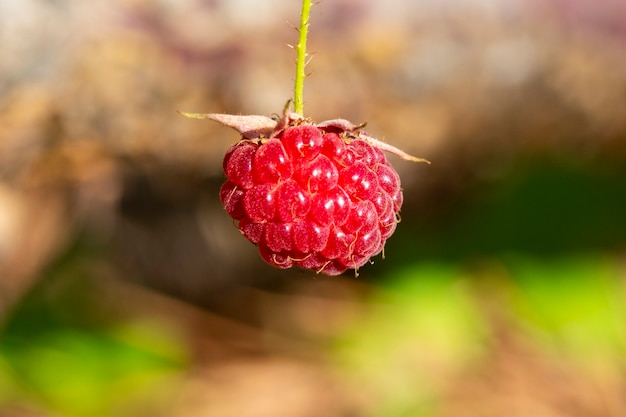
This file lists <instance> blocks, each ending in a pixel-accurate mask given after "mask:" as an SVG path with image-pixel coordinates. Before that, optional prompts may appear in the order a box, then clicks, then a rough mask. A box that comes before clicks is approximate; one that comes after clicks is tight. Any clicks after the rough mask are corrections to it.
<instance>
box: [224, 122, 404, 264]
mask: <svg viewBox="0 0 626 417" xmlns="http://www.w3.org/2000/svg"><path fill="white" fill-rule="evenodd" d="M341 123H342V122H340V123H338V122H335V121H330V122H327V123H325V124H319V125H312V124H299V125H296V126H288V127H286V128H279V127H277V128H276V130H274V131H273V132H272V134H271V136H270V137H271V138H270V139H258V138H256V139H253V140H250V139H243V140H241V141H240V142H239V143H237V144H235V145H234V146H233V147H231V148H230V149H229V150H228V152H227V153H226V156H225V157H224V172H225V173H226V176H227V177H228V179H227V181H226V182H225V183H224V185H223V186H222V189H221V192H220V199H221V201H222V204H223V205H224V208H225V209H226V211H227V212H228V214H229V215H230V216H231V217H232V218H233V219H234V220H235V221H236V222H237V227H238V228H239V230H240V231H241V233H242V234H243V235H244V236H245V237H246V238H247V239H248V240H250V241H251V242H252V243H254V244H256V245H258V247H259V252H260V254H261V257H262V258H263V259H264V260H265V261H266V262H267V263H269V264H270V265H273V266H275V267H278V268H290V267H292V266H294V265H297V266H299V267H302V268H305V269H312V270H315V271H317V272H322V273H324V274H327V275H338V274H341V273H342V272H344V271H346V270H347V269H355V270H358V268H359V267H361V266H363V265H364V264H365V263H366V262H368V261H369V259H370V258H371V257H372V256H374V255H377V254H378V253H380V252H381V251H382V249H383V247H384V245H385V241H386V240H387V239H388V238H389V237H390V236H391V235H392V234H393V232H394V230H395V228H396V224H397V222H398V212H399V211H400V208H401V205H402V189H401V188H400V178H399V176H398V174H397V173H396V171H395V170H394V169H393V167H392V166H391V165H390V164H389V163H388V162H387V159H386V157H385V154H384V153H383V152H382V151H381V150H380V149H378V147H375V146H372V145H371V144H370V143H369V142H368V141H367V140H363V139H361V138H360V135H359V131H358V130H354V129H348V128H345V127H343V126H342V125H341ZM253 136H254V135H253ZM244 137H245V135H244Z"/></svg>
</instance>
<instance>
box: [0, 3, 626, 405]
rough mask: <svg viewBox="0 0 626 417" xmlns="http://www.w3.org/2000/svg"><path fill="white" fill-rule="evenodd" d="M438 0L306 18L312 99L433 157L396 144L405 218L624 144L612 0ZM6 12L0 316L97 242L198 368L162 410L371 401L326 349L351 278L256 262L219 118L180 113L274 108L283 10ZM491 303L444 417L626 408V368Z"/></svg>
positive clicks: (288, 11) (349, 307)
mask: <svg viewBox="0 0 626 417" xmlns="http://www.w3.org/2000/svg"><path fill="white" fill-rule="evenodd" d="M445 3H446V5H445V6H441V5H440V6H437V5H435V4H434V2H426V3H425V4H421V3H420V2H412V1H402V2H394V3H393V4H390V2H385V1H373V2H367V3H363V2H356V1H349V0H342V1H340V0H326V1H325V2H323V3H322V4H320V5H319V6H317V7H315V8H314V15H313V17H312V34H311V39H310V48H311V50H314V51H317V54H316V55H315V57H314V59H313V61H312V62H311V64H310V66H309V70H310V71H311V72H312V75H311V77H309V78H308V79H307V84H306V90H305V97H306V106H305V112H306V115H307V116H310V117H312V118H314V119H317V120H324V119H329V118H335V117H343V118H347V119H350V120H353V121H355V122H362V121H367V122H368V130H369V131H370V133H372V134H373V135H374V136H377V137H380V138H382V139H385V140H387V141H389V142H391V143H393V144H394V145H396V146H398V147H401V148H403V149H404V150H406V151H407V152H409V153H412V154H416V155H419V156H423V157H426V158H428V159H429V160H431V161H433V165H432V166H429V167H426V166H413V165H410V164H405V163H402V162H399V161H397V160H396V161H393V162H394V165H396V166H397V168H398V170H399V171H400V174H401V176H402V178H403V181H404V188H405V194H406V202H407V205H406V206H405V207H404V208H403V213H406V214H405V216H410V215H411V213H420V210H425V211H434V212H436V211H438V210H440V209H441V208H442V207H444V206H445V205H446V204H448V203H449V202H450V201H458V200H459V199H462V198H463V196H465V195H467V194H468V193H470V192H471V190H472V189H473V186H474V185H475V184H476V183H478V182H480V181H485V180H489V179H491V178H494V177H498V176H499V175H502V172H505V171H506V170H507V169H508V167H510V166H511V165H513V164H514V163H515V162H516V161H517V160H519V159H523V158H525V157H527V156H528V155H536V154H540V155H551V156H556V157H558V158H562V159H563V160H568V159H570V158H571V159H576V160H584V161H588V162H590V163H595V164H600V165H601V164H602V163H603V162H602V161H605V160H606V161H611V162H615V161H617V162H618V163H619V162H620V161H621V163H623V162H624V161H626V116H625V109H626V52H625V51H626V50H625V49H624V44H625V42H626V29H625V28H626V18H624V17H621V18H620V17H619V16H626V15H624V13H623V12H624V7H623V6H622V5H621V3H619V2H611V1H609V0H604V1H603V2H600V3H598V5H597V6H596V8H591V6H589V9H587V8H584V7H581V4H582V3H581V4H578V2H575V1H573V0H572V1H566V0H563V1H560V2H555V3H554V4H553V5H551V6H550V7H546V6H545V5H543V3H542V2H534V1H528V2H524V1H519V2H512V3H508V2H505V1H501V2H492V3H490V2H480V1H474V2H469V3H464V2H455V1H450V2H445ZM1 7H2V8H4V10H2V13H1V14H2V16H3V17H1V18H0V19H1V23H2V32H0V36H2V38H0V39H1V40H0V42H1V43H2V44H3V47H2V48H1V49H0V62H1V64H0V320H3V319H6V318H7V317H8V314H9V312H10V311H11V308H13V307H14V306H15V305H17V304H19V302H20V300H21V299H22V297H24V296H25V295H26V294H27V293H28V292H29V290H30V288H32V287H33V286H34V285H36V284H37V281H38V280H39V279H41V278H42V276H43V274H42V271H45V270H46V268H47V267H48V266H49V265H51V264H52V263H54V261H55V259H57V257H58V256H60V255H61V254H63V253H64V252H65V251H66V250H67V249H68V248H70V247H72V245H73V244H75V242H76V241H78V240H80V239H88V240H90V241H96V242H98V244H100V245H102V247H104V249H103V251H102V254H101V255H102V259H101V260H100V261H99V262H101V263H102V264H104V265H105V267H104V268H103V269H104V270H105V272H104V273H102V276H103V277H104V278H103V280H104V284H103V285H104V286H105V287H110V290H111V291H118V290H119V288H127V286H129V288H134V289H133V291H136V293H135V294H134V295H133V297H132V298H133V299H134V300H138V301H137V302H136V303H137V304H138V305H141V304H142V303H145V304H146V305H152V304H151V301H150V300H153V297H157V298H159V300H160V301H158V302H155V303H154V305H155V306H156V310H157V311H159V312H160V313H159V314H164V315H168V314H171V316H172V317H176V321H177V322H178V323H184V324H182V325H184V326H187V327H189V329H188V331H189V332H190V333H191V334H193V335H194V340H193V343H192V344H193V346H194V354H195V355H196V357H197V363H196V364H195V367H194V370H193V371H192V372H191V374H190V375H189V377H188V378H186V379H185V380H184V381H183V382H182V383H181V386H182V388H181V398H179V399H177V400H173V404H175V405H172V406H171V407H172V408H173V409H174V411H173V412H172V414H171V415H180V416H183V415H184V416H192V415H206V416H212V415H215V416H248V415H250V416H253V415H254V416H265V415H267V416H279V415H286V416H309V415H310V416H313V415H320V410H321V409H323V410H326V412H325V413H323V414H324V415H337V416H358V415H368V414H367V410H368V409H369V408H370V407H371V401H373V400H372V399H371V398H364V396H365V395H364V394H363V393H360V392H359V390H358V388H355V387H354V386H352V385H350V384H348V383H343V381H342V378H341V377H340V376H338V375H336V374H335V371H334V370H333V367H332V366H331V365H330V364H328V363H327V362H326V360H325V358H324V355H323V353H322V351H321V349H320V344H322V345H323V342H324V340H325V338H327V337H330V336H331V335H333V334H337V333H340V332H341V330H342V329H343V327H342V326H344V325H345V324H344V321H345V323H349V322H350V320H353V317H356V316H359V315H360V314H363V313H362V310H363V309H364V308H365V306H364V305H363V303H362V300H363V295H364V294H367V293H368V291H369V289H368V287H367V284H366V283H360V282H355V281H354V280H352V279H351V278H350V277H346V278H345V279H337V280H332V281H327V280H324V279H321V278H318V279H316V280H313V281H311V277H310V276H308V275H306V274H303V273H302V272H300V271H287V272H281V271H274V270H271V269H270V268H269V267H268V266H266V265H265V264H263V262H262V261H261V260H260V259H259V257H258V256H257V254H256V250H255V248H254V247H252V246H251V245H249V244H248V243H247V242H245V240H244V239H241V238H240V236H238V234H237V233H235V231H234V229H233V227H232V224H231V221H230V220H229V219H228V217H227V215H225V213H223V210H222V208H221V207H220V205H219V201H218V199H217V191H218V189H219V186H220V184H221V181H222V173H221V158H222V155H223V153H224V151H225V150H226V149H227V148H228V147H229V146H230V144H232V143H233V142H234V141H236V140H237V139H238V138H237V137H236V134H235V133H234V132H232V131H229V130H227V129H225V128H222V127H220V126H218V125H216V124H212V123H210V122H200V121H195V120H188V119H185V118H183V117H181V116H179V115H177V114H176V110H183V111H192V112H224V113H255V114H266V115H270V114H272V113H276V112H280V111H281V109H282V107H283V105H284V103H285V102H286V100H287V99H289V98H290V96H291V84H292V72H293V65H292V62H293V58H294V57H293V52H292V51H291V50H290V49H289V48H287V47H286V46H285V45H286V44H287V43H290V42H293V41H294V38H295V32H294V31H293V30H292V29H291V28H290V26H289V25H288V24H286V23H285V22H286V21H290V22H295V21H297V14H298V8H297V5H296V4H293V5H290V6H289V7H285V6H284V5H283V4H281V3H280V2H276V1H273V2H272V1H268V2H251V1H237V2H227V1H219V0H214V1H192V0H188V1H183V2H168V1H163V2H148V1H133V2H122V1H95V2H88V3H86V2H79V1H69V0H65V1H57V2H35V1H29V2H18V1H10V2H6V3H5V4H4V5H3V6H1ZM610 10H614V13H611V12H610ZM620 13H621V14H620ZM386 262H390V261H386ZM99 265H100V264H99ZM99 268H100V267H98V270H100V269H99ZM294 282H295V283H296V284H294ZM136 285H138V286H137V287H135V286H136ZM118 287H119V288H118ZM154 290H156V291H157V292H159V293H161V294H165V295H167V296H168V297H173V298H172V299H170V298H164V299H161V298H160V297H162V296H161V295H155V294H154V293H153V292H152V291H154ZM273 291H276V292H273ZM174 299H178V300H182V301H174ZM188 303H189V304H188ZM192 305H195V306H199V307H202V308H205V309H206V311H202V310H200V309H198V307H192ZM137 308H139V309H140V310H142V308H141V307H137ZM164 312H165V313H164ZM144 313H145V311H144ZM320 315H321V318H320ZM324 316H326V317H324ZM320 320H321V321H322V322H323V323H324V324H325V325H324V326H319V324H316V323H319V321H320ZM504 320H505V323H504V324H503V323H500V322H494V323H493V324H492V325H493V331H494V332H495V336H494V339H493V346H489V349H491V352H492V353H491V355H492V357H493V361H491V362H490V363H487V364H483V366H481V367H479V369H472V370H470V371H468V372H467V373H463V374H461V375H458V379H456V377H455V378H454V381H447V382H446V383H445V384H443V386H444V388H442V392H444V396H446V398H449V400H448V401H447V402H446V401H444V403H445V404H448V405H447V406H446V407H444V409H443V411H442V414H441V415H444V416H448V415H449V416H455V417H456V416H500V415H510V416H517V415H519V416H529V415H533V416H546V417H549V416H568V417H569V416H581V417H583V416H614V417H618V416H620V415H624V414H620V413H625V412H626V411H625V410H626V408H625V405H624V387H625V385H624V384H625V382H624V380H619V381H610V383H609V382H606V381H600V382H598V381H592V380H589V379H588V378H587V376H586V375H585V374H581V373H578V372H577V371H576V370H572V369H569V368H566V369H564V368H563V367H562V365H560V364H559V363H558V361H552V360H551V359H550V358H547V357H543V356H542V353H538V352H535V351H533V348H532V347H528V346H527V344H526V341H525V340H524V336H523V334H520V332H518V331H517V329H510V328H508V327H507V323H506V318H505V319H504ZM335 323H336V324H335ZM501 327H502V328H501ZM439 371H440V370H436V371H435V373H436V372H439ZM268 381H270V382H268ZM602 384H606V386H598V385H602ZM582 392H585V393H586V394H584V395H582V394H581V393H582ZM274 396H277V398H279V399H280V397H281V396H282V397H283V400H284V401H279V402H276V401H274V400H273V398H274ZM242 398H243V399H245V400H242ZM287 410H289V411H287ZM6 415H16V416H17V415H21V414H19V412H18V411H16V412H15V413H14V414H11V412H10V411H8V414H6Z"/></svg>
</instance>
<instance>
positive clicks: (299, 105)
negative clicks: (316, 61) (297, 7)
mask: <svg viewBox="0 0 626 417" xmlns="http://www.w3.org/2000/svg"><path fill="white" fill-rule="evenodd" d="M310 14H311V0H302V14H301V15H300V27H299V28H298V32H299V37H298V44H297V45H296V46H295V48H294V49H295V50H296V54H297V56H296V82H295V84H294V87H293V110H294V112H296V113H298V114H300V115H303V111H304V78H305V77H306V73H305V72H304V67H305V66H306V63H307V57H308V55H307V53H306V39H307V35H308V34H309V16H310Z"/></svg>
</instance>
